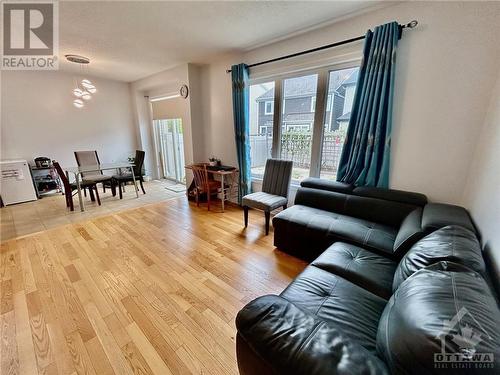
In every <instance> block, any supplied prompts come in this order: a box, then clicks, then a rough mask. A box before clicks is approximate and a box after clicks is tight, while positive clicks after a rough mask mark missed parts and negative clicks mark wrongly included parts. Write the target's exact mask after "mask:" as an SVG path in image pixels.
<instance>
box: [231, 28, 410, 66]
mask: <svg viewBox="0 0 500 375" xmlns="http://www.w3.org/2000/svg"><path fill="white" fill-rule="evenodd" d="M417 25H418V21H417V20H413V21H411V22H409V23H407V24H406V25H399V27H400V30H403V29H405V28H409V29H413V28H415V27H417ZM362 39H365V35H361V36H357V37H355V38H351V39H346V40H342V41H340V42H335V43H331V44H327V45H325V46H321V47H316V48H312V49H308V50H305V51H301V52H296V53H292V54H290V55H286V56H281V57H276V58H274V59H270V60H265V61H260V62H258V63H254V64H250V65H248V67H249V68H253V67H254V66H259V65H264V64H269V63H273V62H276V61H281V60H285V59H289V58H291V57H297V56H301V55H306V54H308V53H312V52H317V51H322V50H324V49H328V48H333V47H338V46H341V45H343V44H348V43H352V42H356V41H358V40H362ZM226 73H231V69H227V70H226Z"/></svg>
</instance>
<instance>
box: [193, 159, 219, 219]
mask: <svg viewBox="0 0 500 375" xmlns="http://www.w3.org/2000/svg"><path fill="white" fill-rule="evenodd" d="M191 168H192V171H193V177H194V185H195V189H194V193H195V197H196V206H198V207H199V206H200V194H206V195H207V205H208V210H209V211H210V199H211V195H214V194H217V193H219V191H220V189H221V187H220V182H219V181H216V180H212V179H209V178H208V172H207V165H206V164H205V163H203V164H193V165H192V167H191Z"/></svg>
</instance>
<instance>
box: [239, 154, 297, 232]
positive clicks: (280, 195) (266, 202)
mask: <svg viewBox="0 0 500 375" xmlns="http://www.w3.org/2000/svg"><path fill="white" fill-rule="evenodd" d="M292 166H293V162H292V161H291V160H279V159H267V161H266V169H265V171H264V180H263V181H262V191H259V192H257V193H252V194H248V195H245V196H244V197H243V199H242V205H243V210H244V215H245V227H246V226H247V225H248V209H249V208H256V209H258V210H262V211H264V214H265V217H266V235H267V234H269V219H270V216H271V211H273V210H275V209H276V208H278V207H283V209H285V208H286V206H287V204H288V188H289V186H290V180H291V178H292Z"/></svg>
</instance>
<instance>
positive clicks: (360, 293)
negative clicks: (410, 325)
mask: <svg viewBox="0 0 500 375" xmlns="http://www.w3.org/2000/svg"><path fill="white" fill-rule="evenodd" d="M281 297H283V298H284V299H286V300H288V301H290V302H292V303H293V304H295V305H296V306H297V307H299V308H301V309H303V310H305V311H308V312H310V313H311V314H313V315H316V316H317V317H318V318H320V319H321V320H325V321H327V322H328V323H329V324H332V325H333V326H335V327H336V328H338V329H339V330H340V331H341V332H343V334H344V335H345V336H346V337H347V338H349V339H351V340H354V341H355V342H357V343H359V344H360V345H361V346H363V347H364V348H366V349H367V350H369V351H370V352H375V350H376V348H375V346H376V342H375V340H376V336H377V327H378V322H379V319H380V315H381V314H382V311H383V310H384V307H385V305H386V303H387V301H386V300H385V299H383V298H381V297H379V296H376V295H375V294H373V293H370V292H369V291H367V290H365V289H363V288H361V287H359V286H357V285H355V284H353V283H351V282H349V281H347V280H345V279H343V278H341V277H340V276H337V275H334V274H332V273H330V272H327V271H324V270H322V269H320V268H317V267H314V266H309V267H307V268H306V269H305V270H304V271H303V272H302V273H301V274H300V275H299V276H298V277H297V278H296V279H295V280H294V281H293V282H292V283H291V284H290V285H289V286H288V287H287V288H286V289H285V290H284V291H283V293H281Z"/></svg>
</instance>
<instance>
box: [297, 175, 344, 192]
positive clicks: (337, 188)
mask: <svg viewBox="0 0 500 375" xmlns="http://www.w3.org/2000/svg"><path fill="white" fill-rule="evenodd" d="M300 186H302V187H307V188H312V189H319V190H326V191H333V192H336V193H345V194H351V193H352V190H353V189H354V185H353V184H347V183H345V182H338V181H332V180H327V179H324V178H317V177H308V178H306V179H304V180H302V181H301V182H300Z"/></svg>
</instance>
